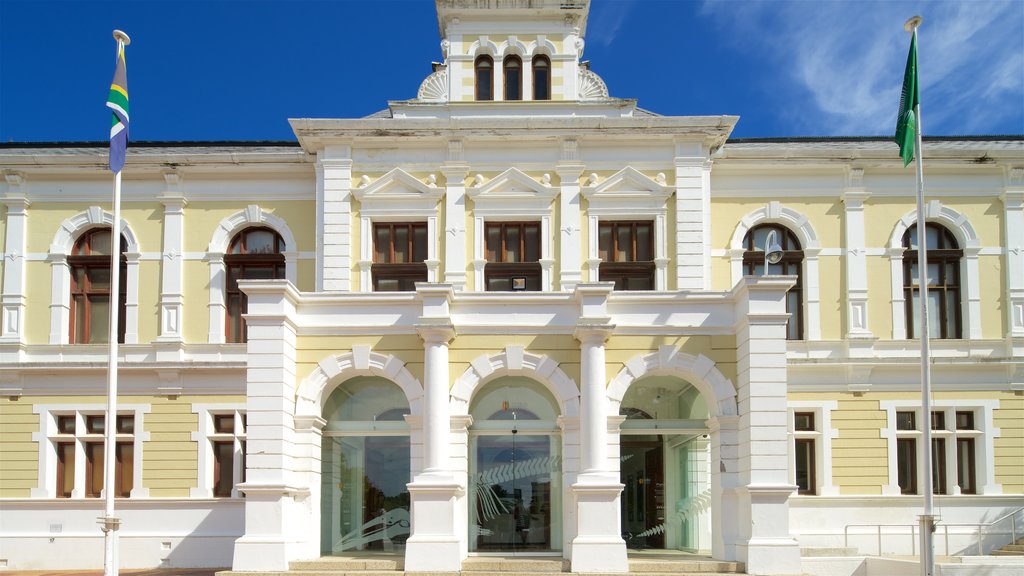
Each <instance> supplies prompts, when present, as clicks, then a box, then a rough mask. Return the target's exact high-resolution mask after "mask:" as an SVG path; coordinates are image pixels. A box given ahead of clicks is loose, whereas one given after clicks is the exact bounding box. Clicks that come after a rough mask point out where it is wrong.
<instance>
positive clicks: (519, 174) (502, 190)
mask: <svg viewBox="0 0 1024 576" xmlns="http://www.w3.org/2000/svg"><path fill="white" fill-rule="evenodd" d="M556 192H557V188H555V187H553V186H545V185H544V184H541V183H540V182H538V181H536V180H534V179H533V178H532V177H530V175H529V174H527V173H525V172H523V171H522V170H520V169H518V168H509V169H508V170H505V171H504V172H502V173H501V174H498V175H497V176H495V177H494V178H491V179H490V180H489V181H488V182H486V183H485V184H483V185H478V186H477V187H476V188H475V189H470V190H468V193H469V195H470V197H473V198H554V196H555V193H556Z"/></svg>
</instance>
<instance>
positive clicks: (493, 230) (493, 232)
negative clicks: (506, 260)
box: [486, 224, 501, 262]
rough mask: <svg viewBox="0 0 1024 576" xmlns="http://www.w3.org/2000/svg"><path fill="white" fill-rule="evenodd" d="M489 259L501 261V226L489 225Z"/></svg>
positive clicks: (490, 260) (489, 260)
mask: <svg viewBox="0 0 1024 576" xmlns="http://www.w3.org/2000/svg"><path fill="white" fill-rule="evenodd" d="M486 258H487V261H488V262H501V226H498V225H495V224H488V225H487V256H486Z"/></svg>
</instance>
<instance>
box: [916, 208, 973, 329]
mask: <svg viewBox="0 0 1024 576" xmlns="http://www.w3.org/2000/svg"><path fill="white" fill-rule="evenodd" d="M924 233H925V248H927V249H928V276H927V278H928V308H929V312H928V335H929V336H930V337H932V338H960V337H961V336H960V259H961V258H963V256H964V251H963V250H961V249H960V246H959V245H958V244H957V241H956V238H954V237H953V234H952V233H951V232H950V231H949V230H947V229H946V228H943V227H942V226H940V225H939V224H933V223H931V222H929V223H927V224H925V229H924ZM903 248H905V249H906V250H905V252H904V253H903V294H904V296H905V298H906V306H907V337H908V338H915V337H916V334H917V332H918V331H919V330H920V326H921V303H920V291H919V289H918V285H917V274H918V260H917V224H914V225H913V226H911V227H910V228H907V231H906V232H905V233H904V234H903Z"/></svg>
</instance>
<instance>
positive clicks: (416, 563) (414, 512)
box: [405, 472, 466, 572]
mask: <svg viewBox="0 0 1024 576" xmlns="http://www.w3.org/2000/svg"><path fill="white" fill-rule="evenodd" d="M406 486H407V487H408V488H409V499H410V508H411V511H410V512H411V516H412V526H411V534H410V536H409V539H408V540H406V542H405V571H406V572H460V571H461V570H462V560H463V558H462V541H461V540H460V539H459V536H458V535H457V534H455V524H456V522H455V519H456V514H455V510H456V503H457V500H458V498H459V497H461V496H462V495H463V494H465V493H466V489H465V487H464V486H463V485H462V484H461V483H460V482H458V481H457V480H456V479H455V477H454V476H453V475H452V474H451V473H448V472H424V473H423V474H420V475H418V476H416V478H415V479H414V480H413V481H412V482H411V483H409V484H407V485H406Z"/></svg>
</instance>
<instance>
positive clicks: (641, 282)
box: [616, 276, 654, 290]
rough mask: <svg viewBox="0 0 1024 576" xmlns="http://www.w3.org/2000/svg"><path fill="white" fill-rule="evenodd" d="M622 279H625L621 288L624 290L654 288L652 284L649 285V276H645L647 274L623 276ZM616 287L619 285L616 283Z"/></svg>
mask: <svg viewBox="0 0 1024 576" xmlns="http://www.w3.org/2000/svg"><path fill="white" fill-rule="evenodd" d="M624 280H625V284H626V285H625V286H624V287H623V288H624V289H625V290H653V289H654V286H652V285H651V279H650V277H647V276H631V277H627V278H624ZM616 288H619V286H618V285H616Z"/></svg>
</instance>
